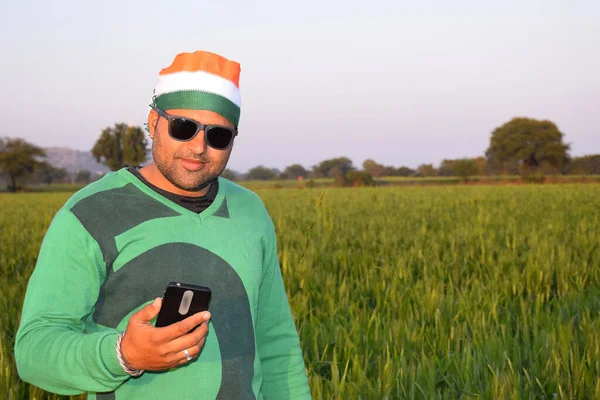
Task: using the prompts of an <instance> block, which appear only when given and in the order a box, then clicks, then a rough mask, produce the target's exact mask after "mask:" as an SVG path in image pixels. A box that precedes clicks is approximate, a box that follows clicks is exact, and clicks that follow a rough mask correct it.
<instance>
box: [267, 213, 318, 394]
mask: <svg viewBox="0 0 600 400" xmlns="http://www.w3.org/2000/svg"><path fill="white" fill-rule="evenodd" d="M263 246H264V250H265V257H264V266H263V268H264V269H263V278H262V284H261V286H260V289H259V290H260V292H259V300H258V318H257V327H256V333H257V335H256V340H257V347H258V355H259V357H260V361H261V364H262V369H263V387H262V390H263V395H264V397H265V399H267V400H272V399H277V400H285V399H310V398H311V394H310V388H309V386H308V380H307V377H306V372H305V365H304V360H303V358H302V350H301V348H300V341H299V338H298V332H297V330H296V327H295V324H294V320H293V318H292V313H291V310H290V306H289V303H288V299H287V296H286V293H285V288H284V284H283V279H282V276H281V269H280V266H279V260H278V258H277V244H276V238H275V230H274V227H273V225H272V223H270V229H269V234H268V236H267V238H266V239H265V241H264V243H263Z"/></svg>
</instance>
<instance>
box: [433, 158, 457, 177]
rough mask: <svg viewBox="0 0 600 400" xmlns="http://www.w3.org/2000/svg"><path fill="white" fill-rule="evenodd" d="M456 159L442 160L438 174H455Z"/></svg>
mask: <svg viewBox="0 0 600 400" xmlns="http://www.w3.org/2000/svg"><path fill="white" fill-rule="evenodd" d="M455 161H456V160H446V159H444V160H442V162H441V163H440V166H439V168H438V170H437V175H438V176H454V174H455V172H454V162H455Z"/></svg>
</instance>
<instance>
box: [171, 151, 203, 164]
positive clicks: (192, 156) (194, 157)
mask: <svg viewBox="0 0 600 400" xmlns="http://www.w3.org/2000/svg"><path fill="white" fill-rule="evenodd" d="M175 157H176V158H187V159H188V160H196V161H202V162H203V163H207V162H208V161H209V158H208V157H207V156H206V155H205V154H194V153H191V154H175Z"/></svg>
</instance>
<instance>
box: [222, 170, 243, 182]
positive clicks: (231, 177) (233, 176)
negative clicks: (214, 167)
mask: <svg viewBox="0 0 600 400" xmlns="http://www.w3.org/2000/svg"><path fill="white" fill-rule="evenodd" d="M221 176H222V177H223V178H225V179H229V180H230V181H235V180H236V179H238V178H239V176H240V174H239V173H237V172H235V171H233V170H231V169H229V168H226V169H225V171H223V173H222V174H221Z"/></svg>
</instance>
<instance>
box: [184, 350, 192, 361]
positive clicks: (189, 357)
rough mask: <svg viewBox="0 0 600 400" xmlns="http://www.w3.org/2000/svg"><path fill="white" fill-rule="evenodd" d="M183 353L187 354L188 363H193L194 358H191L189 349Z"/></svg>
mask: <svg viewBox="0 0 600 400" xmlns="http://www.w3.org/2000/svg"><path fill="white" fill-rule="evenodd" d="M183 352H184V353H185V358H187V360H188V361H192V357H191V356H190V353H188V349H185V350H183Z"/></svg>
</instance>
